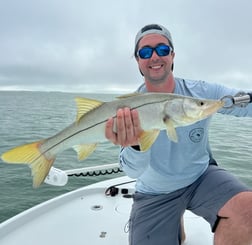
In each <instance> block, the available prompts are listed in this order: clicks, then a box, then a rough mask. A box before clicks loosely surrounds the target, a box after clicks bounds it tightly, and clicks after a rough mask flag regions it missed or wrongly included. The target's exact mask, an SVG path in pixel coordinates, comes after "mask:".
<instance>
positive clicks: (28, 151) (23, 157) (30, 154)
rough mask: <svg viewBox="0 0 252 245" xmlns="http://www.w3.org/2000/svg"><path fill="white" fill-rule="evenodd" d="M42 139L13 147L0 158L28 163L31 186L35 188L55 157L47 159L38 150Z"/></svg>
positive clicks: (7, 161) (8, 161) (45, 174)
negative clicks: (31, 179)
mask: <svg viewBox="0 0 252 245" xmlns="http://www.w3.org/2000/svg"><path fill="white" fill-rule="evenodd" d="M43 142H44V141H38V142H34V143H31V144H27V145H21V146H18V147H15V148H13V149H11V150H9V151H7V152H5V153H3V154H2V156H1V158H2V160H3V161H4V162H6V163H17V164H18V163H21V164H28V165H29V167H30V168H31V172H32V176H33V187H34V188H37V187H39V186H40V185H41V183H42V182H43V181H44V180H45V178H46V176H47V175H48V173H49V170H50V168H51V166H52V164H53V162H54V160H55V157H51V158H50V159H48V158H47V157H46V156H45V155H44V154H43V153H41V152H40V145H41V144H42V143H43Z"/></svg>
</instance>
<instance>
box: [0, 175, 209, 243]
mask: <svg viewBox="0 0 252 245" xmlns="http://www.w3.org/2000/svg"><path fill="white" fill-rule="evenodd" d="M128 181H130V179H129V178H127V177H120V178H116V179H112V180H108V181H104V182H99V183H96V184H93V185H90V186H87V187H83V188H80V189H78V190H76V191H72V192H70V193H67V194H64V195H62V196H59V197H56V198H54V199H51V200H49V201H47V202H45V203H42V204H40V205H37V206H35V207H33V208H31V209H29V210H26V211H24V212H22V213H21V214H19V215H17V216H15V217H13V218H11V219H9V220H7V221H6V222H3V223H2V224H0V244H1V245H16V244H25V245H34V244H36V245H45V244H60V245H69V244H74V245H84V244H92V245H109V244H110V245H111V244H120V245H127V244H128V219H129V213H130V209H131V205H132V198H131V196H132V193H133V192H134V183H128V184H123V185H120V186H118V188H119V190H118V194H117V195H115V196H110V195H106V194H105V191H106V190H107V188H108V187H110V186H114V185H118V184H121V183H125V182H128ZM185 230H186V234H187V241H186V243H185V244H186V245H199V244H201V245H202V244H204V245H210V244H213V242H212V240H213V239H212V237H213V236H212V233H211V231H210V226H209V224H208V223H206V222H205V221H204V220H203V219H202V218H200V217H198V216H195V215H194V214H192V213H191V212H189V211H186V213H185Z"/></svg>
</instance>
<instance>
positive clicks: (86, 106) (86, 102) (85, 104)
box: [75, 97, 103, 122]
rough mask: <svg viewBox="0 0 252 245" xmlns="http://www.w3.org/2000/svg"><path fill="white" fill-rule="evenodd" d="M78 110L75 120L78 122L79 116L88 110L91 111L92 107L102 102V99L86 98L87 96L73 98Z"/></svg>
mask: <svg viewBox="0 0 252 245" xmlns="http://www.w3.org/2000/svg"><path fill="white" fill-rule="evenodd" d="M75 101H76V104H77V108H78V112H77V118H76V121H77V122H78V121H79V120H80V118H81V117H82V116H83V115H85V114H86V113H88V112H89V111H92V110H93V109H95V108H97V107H99V106H100V105H102V104H103V102H102V101H99V100H94V99H88V98H81V97H77V98H75Z"/></svg>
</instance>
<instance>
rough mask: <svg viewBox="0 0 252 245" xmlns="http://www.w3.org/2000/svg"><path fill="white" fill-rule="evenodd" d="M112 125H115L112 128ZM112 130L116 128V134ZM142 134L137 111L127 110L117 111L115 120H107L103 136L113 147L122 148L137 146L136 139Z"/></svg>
mask: <svg viewBox="0 0 252 245" xmlns="http://www.w3.org/2000/svg"><path fill="white" fill-rule="evenodd" d="M114 123H115V124H116V125H115V126H114ZM113 128H116V133H115V132H114V130H113ZM141 132H142V128H141V125H140V120H139V116H138V112H137V110H130V109H129V108H123V109H119V110H118V111H117V113H116V120H114V119H113V118H109V119H108V121H107V123H106V130H105V136H106V138H107V139H108V140H110V141H111V142H112V143H114V144H115V145H121V146H123V147H126V146H133V145H138V138H139V136H140V134H141Z"/></svg>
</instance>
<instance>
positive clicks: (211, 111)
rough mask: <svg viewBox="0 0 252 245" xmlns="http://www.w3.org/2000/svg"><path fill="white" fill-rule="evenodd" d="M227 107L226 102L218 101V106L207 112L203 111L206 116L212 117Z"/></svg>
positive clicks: (210, 108)
mask: <svg viewBox="0 0 252 245" xmlns="http://www.w3.org/2000/svg"><path fill="white" fill-rule="evenodd" d="M224 105H225V103H224V101H221V100H220V101H218V102H217V103H216V105H214V106H212V107H209V108H208V109H207V110H205V111H203V115H204V116H206V117H207V116H210V115H212V114H214V113H215V112H217V111H218V110H219V109H221V108H222V107H223V106H224Z"/></svg>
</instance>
